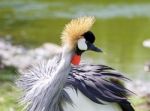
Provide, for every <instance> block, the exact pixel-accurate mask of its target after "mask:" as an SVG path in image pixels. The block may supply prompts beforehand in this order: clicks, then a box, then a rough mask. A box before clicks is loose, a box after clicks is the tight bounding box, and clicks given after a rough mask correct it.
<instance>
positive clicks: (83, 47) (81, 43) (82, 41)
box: [78, 38, 88, 50]
mask: <svg viewBox="0 0 150 111" xmlns="http://www.w3.org/2000/svg"><path fill="white" fill-rule="evenodd" d="M85 42H86V40H85V39H84V38H81V39H79V40H78V48H79V49H80V50H87V49H88V47H87V44H86V43H85Z"/></svg>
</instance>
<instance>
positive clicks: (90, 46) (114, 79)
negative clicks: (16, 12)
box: [17, 16, 134, 111]
mask: <svg viewBox="0 0 150 111" xmlns="http://www.w3.org/2000/svg"><path fill="white" fill-rule="evenodd" d="M94 22H95V18H94V17H87V16H85V17H79V18H77V19H73V20H71V22H70V23H68V24H67V25H66V26H65V28H64V31H63V32H62V35H61V39H62V51H61V52H60V53H59V54H58V55H56V56H55V57H54V58H53V59H50V60H48V61H43V62H40V63H39V64H36V65H33V66H32V67H30V68H29V69H27V70H25V71H24V72H23V73H22V74H21V76H20V77H19V79H18V80H17V85H18V86H19V88H21V89H22V90H23V96H22V98H21V103H22V104H23V105H24V106H25V109H26V110H27V111H134V109H133V107H132V106H131V104H130V102H129V101H128V95H129V94H130V93H131V91H129V90H128V89H127V88H125V86H124V85H123V84H122V82H123V80H126V79H127V78H126V77H124V76H123V75H122V74H120V73H119V72H117V71H115V70H114V69H113V68H111V67H108V66H105V65H93V64H80V57H81V55H82V53H84V52H85V51H88V50H91V51H95V52H102V50H101V49H99V48H97V47H96V46H95V45H94V41H95V36H94V34H93V33H92V32H91V31H90V29H91V27H92V25H93V24H94ZM120 81H121V82H120ZM66 103H67V104H66ZM68 103H69V104H71V106H72V107H70V106H69V105H68ZM69 108H70V109H69Z"/></svg>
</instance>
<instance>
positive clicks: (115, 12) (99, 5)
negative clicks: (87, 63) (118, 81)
mask: <svg viewBox="0 0 150 111" xmlns="http://www.w3.org/2000/svg"><path fill="white" fill-rule="evenodd" d="M149 12H150V2H148V1H146V0H145V1H143V2H142V3H141V2H139V1H137V2H136V3H134V2H132V3H131V2H130V1H127V2H118V1H116V2H112V3H109V2H98V1H93V2H89V3H86V4H85V3H84V2H83V1H80V0H78V2H76V1H72V2H70V1H67V0H65V1H59V0H57V1H40V0H39V1H25V0H14V1H11V2H10V1H9V0H1V1H0V36H12V38H13V40H14V43H19V44H23V45H25V46H27V47H34V46H38V45H40V44H42V43H44V42H55V43H58V44H60V40H59V36H60V34H61V31H62V30H63V27H64V24H66V23H67V22H68V21H69V20H70V19H71V18H75V17H78V16H82V15H92V16H95V17H96V19H97V21H96V23H95V25H94V26H93V29H92V31H93V32H94V33H95V35H96V38H97V39H96V44H97V45H98V46H99V47H101V48H102V49H103V50H104V52H105V53H104V54H95V53H91V52H90V53H89V52H88V53H86V54H85V55H84V56H87V57H90V58H92V59H94V60H96V61H95V63H101V64H106V65H110V66H112V67H114V68H116V69H118V70H119V71H121V72H124V73H127V74H129V76H130V77H131V78H132V79H133V78H135V77H136V78H140V79H144V80H146V79H147V78H149V76H150V73H146V72H144V70H143V67H144V64H145V62H147V61H148V60H150V49H147V48H144V47H143V46H142V42H143V41H144V40H145V39H148V38H150V13H149Z"/></svg>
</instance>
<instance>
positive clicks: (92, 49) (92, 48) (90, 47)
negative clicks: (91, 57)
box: [88, 43, 103, 52]
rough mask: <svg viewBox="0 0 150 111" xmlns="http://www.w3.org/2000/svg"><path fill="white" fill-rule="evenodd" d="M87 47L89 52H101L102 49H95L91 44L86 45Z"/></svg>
mask: <svg viewBox="0 0 150 111" xmlns="http://www.w3.org/2000/svg"><path fill="white" fill-rule="evenodd" d="M88 46H89V47H88V49H89V50H91V51H95V52H103V51H102V49H100V48H97V47H96V46H95V45H94V44H91V43H90V44H88Z"/></svg>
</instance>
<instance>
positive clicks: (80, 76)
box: [66, 64, 131, 104]
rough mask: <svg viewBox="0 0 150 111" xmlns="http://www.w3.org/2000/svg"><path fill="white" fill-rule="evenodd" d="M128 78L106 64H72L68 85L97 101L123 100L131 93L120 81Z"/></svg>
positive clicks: (100, 102)
mask: <svg viewBox="0 0 150 111" xmlns="http://www.w3.org/2000/svg"><path fill="white" fill-rule="evenodd" d="M123 80H128V78H126V77H124V76H123V75H122V74H121V73H118V72H116V71H115V70H114V69H113V68H111V67H108V66H105V65H88V64H82V65H79V66H72V70H71V72H70V74H69V77H68V81H67V83H66V84H67V86H72V87H73V88H74V89H75V90H77V89H79V90H80V91H81V92H82V93H83V94H84V95H85V96H86V97H88V98H89V99H90V100H92V101H93V102H95V103H99V104H103V101H104V102H121V101H125V100H127V95H129V94H130V93H131V91H129V90H128V89H126V88H125V87H124V85H122V84H121V82H120V81H123Z"/></svg>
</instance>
